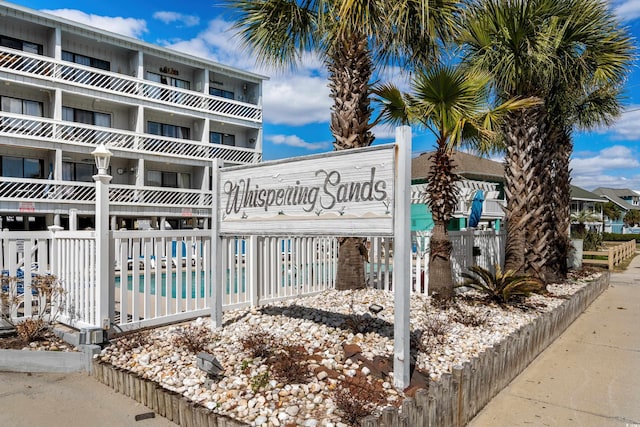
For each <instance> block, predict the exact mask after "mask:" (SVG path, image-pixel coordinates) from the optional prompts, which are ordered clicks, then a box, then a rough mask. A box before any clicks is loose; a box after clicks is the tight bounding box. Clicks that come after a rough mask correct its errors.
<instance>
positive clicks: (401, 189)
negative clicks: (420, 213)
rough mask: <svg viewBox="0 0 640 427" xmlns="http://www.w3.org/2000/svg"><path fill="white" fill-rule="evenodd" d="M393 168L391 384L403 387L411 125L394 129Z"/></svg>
mask: <svg viewBox="0 0 640 427" xmlns="http://www.w3.org/2000/svg"><path fill="white" fill-rule="evenodd" d="M396 155H397V157H396V171H395V175H396V176H395V200H394V224H393V227H394V230H393V234H394V238H393V294H394V313H395V314H394V332H393V353H394V357H393V384H394V386H395V387H396V388H399V389H404V388H406V387H407V386H408V385H409V382H410V380H411V378H410V365H411V356H410V348H409V344H410V332H411V331H410V322H409V303H410V294H411V288H410V286H411V128H410V127H409V126H402V127H398V128H396Z"/></svg>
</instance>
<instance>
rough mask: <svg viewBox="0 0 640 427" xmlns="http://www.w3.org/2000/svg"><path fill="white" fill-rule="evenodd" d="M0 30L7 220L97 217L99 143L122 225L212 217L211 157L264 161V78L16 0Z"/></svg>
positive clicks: (0, 169) (0, 188) (3, 212)
mask: <svg viewBox="0 0 640 427" xmlns="http://www.w3.org/2000/svg"><path fill="white" fill-rule="evenodd" d="M0 37H1V40H0V97H2V108H1V111H0V201H1V202H2V203H0V220H1V221H2V223H1V224H0V227H2V228H11V229H33V227H36V228H38V229H39V228H44V227H46V226H51V225H62V226H65V227H66V226H68V224H69V216H70V212H75V214H77V215H78V216H79V218H81V219H82V220H81V221H79V224H82V225H86V226H92V218H93V205H94V199H92V197H93V196H92V194H91V191H93V190H91V189H90V188H88V187H86V188H85V187H83V186H82V185H85V183H91V182H93V180H92V179H91V176H92V175H93V174H95V167H94V166H93V163H94V160H93V158H92V155H91V152H92V151H93V150H94V149H95V148H96V146H97V145H98V144H100V143H105V144H106V145H107V147H108V148H109V150H110V151H111V152H112V154H113V157H112V159H111V167H110V171H109V173H110V175H112V176H113V179H112V181H111V184H112V186H111V187H112V188H111V190H110V198H111V199H113V200H112V203H116V204H117V206H118V208H117V209H116V212H117V215H116V218H113V219H112V224H114V225H116V226H117V227H118V228H120V227H124V226H126V227H136V225H137V222H138V220H143V221H144V222H145V223H147V222H149V221H151V223H153V224H160V225H161V224H166V223H169V224H172V225H173V226H178V227H202V226H206V224H207V223H208V222H209V221H210V218H211V209H210V200H211V194H210V193H211V189H210V182H211V171H212V169H213V167H214V163H215V162H216V161H219V162H220V164H222V165H237V164H246V163H255V162H259V161H261V159H262V105H261V104H262V100H261V94H262V83H263V81H264V80H265V77H263V76H260V75H257V74H253V73H249V72H245V71H242V70H238V69H234V68H231V67H227V66H225V65H223V64H219V63H215V62H211V61H208V60H205V59H202V58H196V57H192V56H189V55H185V54H181V53H179V52H175V51H171V50H168V49H165V48H162V47H160V46H155V45H151V44H148V43H145V42H141V41H138V40H135V39H131V38H126V37H121V36H119V35H117V34H113V33H109V32H106V31H102V30H98V29H95V28H90V27H88V26H85V25H82V24H76V23H73V22H71V21H68V20H65V19H62V18H57V17H54V16H51V15H47V14H42V13H40V12H37V11H34V10H30V9H26V8H22V7H19V6H14V5H11V4H9V3H2V4H1V5H0ZM216 164H217V163H216ZM78 183H82V185H78ZM114 187H118V188H114ZM119 187H123V188H119ZM127 187H129V188H127ZM45 190H46V191H45ZM199 193H200V194H199ZM142 196H144V197H142ZM75 214H73V215H75Z"/></svg>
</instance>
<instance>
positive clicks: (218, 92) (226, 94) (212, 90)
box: [209, 87, 235, 99]
mask: <svg viewBox="0 0 640 427" xmlns="http://www.w3.org/2000/svg"><path fill="white" fill-rule="evenodd" d="M209 95H213V96H219V97H221V98H227V99H235V94H234V93H233V92H231V91H228V90H223V89H218V88H217V87H209Z"/></svg>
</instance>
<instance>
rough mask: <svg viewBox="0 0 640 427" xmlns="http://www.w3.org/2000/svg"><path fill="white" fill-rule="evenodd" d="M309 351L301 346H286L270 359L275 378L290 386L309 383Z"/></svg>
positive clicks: (269, 362)
mask: <svg viewBox="0 0 640 427" xmlns="http://www.w3.org/2000/svg"><path fill="white" fill-rule="evenodd" d="M307 356H308V354H307V351H306V350H305V349H304V347H303V346H301V345H284V346H282V347H281V348H278V349H277V350H276V351H275V354H274V355H273V356H272V357H271V358H269V361H268V364H269V365H270V368H271V372H272V373H273V376H274V378H276V379H277V380H279V381H282V382H287V383H289V384H302V383H306V382H308V381H309V377H310V375H309V369H308V368H307Z"/></svg>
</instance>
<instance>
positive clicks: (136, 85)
mask: <svg viewBox="0 0 640 427" xmlns="http://www.w3.org/2000/svg"><path fill="white" fill-rule="evenodd" d="M0 69H4V70H11V71H12V72H14V73H16V74H21V75H28V76H31V77H36V78H44V79H46V80H47V81H54V82H64V83H71V84H74V85H79V86H83V87H90V88H91V89H95V90H99V91H101V92H108V93H112V94H118V95H127V96H130V97H134V98H138V99H144V100H147V101H152V102H157V103H160V104H172V105H176V106H180V107H184V108H189V109H193V110H199V111H206V112H209V113H215V114H219V115H222V116H226V117H231V118H239V119H244V120H251V121H254V122H261V121H262V108H261V107H259V106H257V105H254V104H247V103H244V102H240V101H235V100H231V99H227V98H220V97H217V96H213V95H207V94H203V93H200V92H195V91H190V90H186V89H180V88H176V87H172V86H167V85H163V84H159V83H154V82H150V81H148V80H143V79H139V78H136V77H130V76H126V75H123V74H117V73H112V72H109V71H103V70H99V69H96V68H91V67H86V66H83V65H79V64H74V63H69V62H66V61H57V60H55V59H53V58H49V57H46V56H41V55H33V54H30V53H26V52H22V51H17V50H13V49H9V48H5V47H2V48H0Z"/></svg>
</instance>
